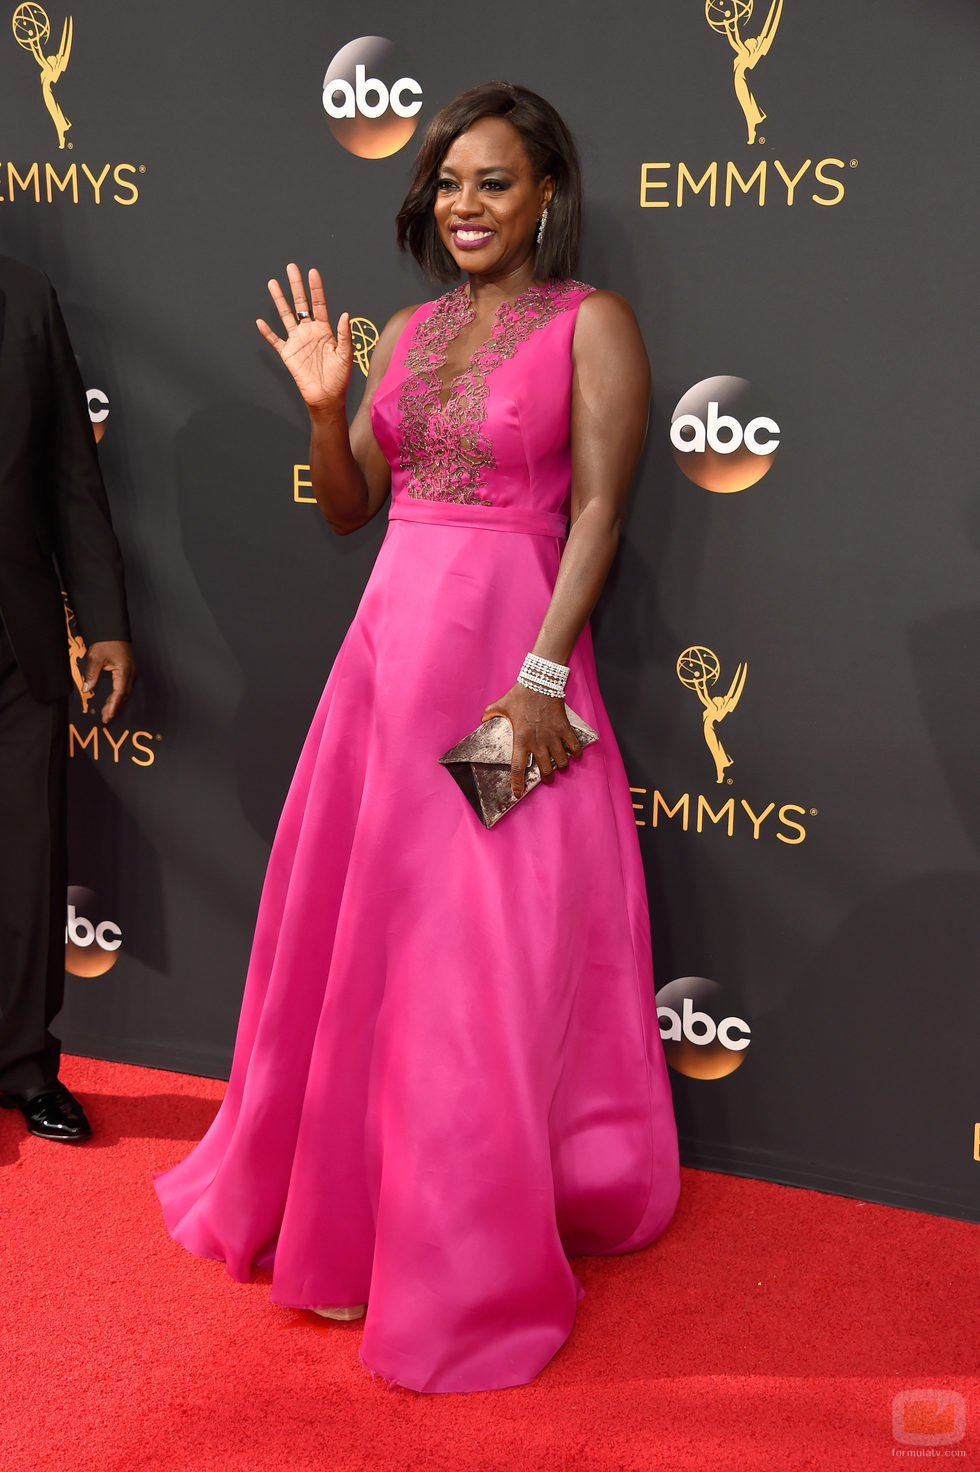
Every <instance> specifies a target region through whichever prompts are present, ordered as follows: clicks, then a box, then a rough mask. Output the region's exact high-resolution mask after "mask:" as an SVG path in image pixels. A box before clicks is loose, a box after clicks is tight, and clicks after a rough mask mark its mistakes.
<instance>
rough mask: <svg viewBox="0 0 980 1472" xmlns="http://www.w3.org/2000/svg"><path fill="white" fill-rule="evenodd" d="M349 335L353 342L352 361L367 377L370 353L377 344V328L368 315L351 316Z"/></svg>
mask: <svg viewBox="0 0 980 1472" xmlns="http://www.w3.org/2000/svg"><path fill="white" fill-rule="evenodd" d="M350 335H351V339H352V340H353V343H354V362H355V363H356V364H357V366H358V368H360V370H361V372H362V373H363V374H364V377H365V378H367V375H368V369H369V368H370V366H371V354H372V353H373V352H374V350H375V348H376V347H377V346H378V329H377V328H376V327H375V325H374V323H373V322H372V321H371V319H370V318H369V317H352V318H351V319H350Z"/></svg>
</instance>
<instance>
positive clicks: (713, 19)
mask: <svg viewBox="0 0 980 1472" xmlns="http://www.w3.org/2000/svg"><path fill="white" fill-rule="evenodd" d="M782 13H783V0H772V4H771V5H770V7H769V14H768V15H767V16H766V23H765V25H764V26H763V27H762V30H761V31H760V32H759V34H758V35H757V36H743V35H742V27H743V26H744V25H748V23H749V21H750V20H751V19H752V0H704V15H705V19H706V20H707V22H708V25H709V26H710V27H711V29H712V30H713V31H715V32H716V33H717V34H718V35H719V36H725V37H726V38H727V40H728V44H729V46H730V47H731V48H732V50H733V51H734V53H735V62H734V78H733V80H734V84H735V96H736V97H737V98H738V105H739V107H740V108H741V109H742V112H743V113H744V115H745V126H746V128H747V129H748V137H747V139H746V142H747V143H755V141H756V130H757V129H758V127H759V124H760V123H761V122H763V121H764V120H765V117H766V114H765V113H764V112H763V111H762V108H761V107H760V106H759V104H758V102H757V101H756V99H755V97H754V96H753V95H752V91H751V89H750V87H749V83H748V77H747V73H749V72H750V71H752V70H753V68H754V67H755V66H756V64H757V63H758V62H760V61H761V60H762V58H763V57H764V56H765V55H766V54H767V53H768V51H769V48H770V46H771V45H772V43H773V40H774V39H775V36H776V27H777V26H778V25H779V18H780V16H781V15H782ZM758 141H759V142H760V143H764V142H765V139H763V138H760V139H759V140H758Z"/></svg>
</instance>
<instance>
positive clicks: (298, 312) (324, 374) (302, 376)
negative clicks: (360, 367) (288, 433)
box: [255, 264, 354, 414]
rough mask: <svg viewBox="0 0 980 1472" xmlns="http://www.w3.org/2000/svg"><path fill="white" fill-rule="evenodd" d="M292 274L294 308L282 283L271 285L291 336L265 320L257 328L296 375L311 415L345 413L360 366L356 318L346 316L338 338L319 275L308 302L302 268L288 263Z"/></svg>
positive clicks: (311, 278) (314, 274)
mask: <svg viewBox="0 0 980 1472" xmlns="http://www.w3.org/2000/svg"><path fill="white" fill-rule="evenodd" d="M286 276H287V278H288V282H289V292H290V296H291V297H292V304H291V305H290V302H289V301H288V300H287V298H286V295H285V293H284V292H283V289H282V287H281V286H280V285H279V282H278V281H274V280H273V281H270V282H269V295H270V296H271V297H272V300H273V302H274V303H275V307H276V311H277V312H278V313H279V319H280V321H281V322H282V325H283V327H284V328H285V329H286V336H285V337H284V338H282V337H279V336H277V334H276V333H275V332H273V330H272V328H271V327H270V326H269V324H268V322H264V321H263V320H262V318H261V317H259V318H257V319H256V323H255V325H256V327H257V328H258V329H259V331H260V332H261V334H262V336H263V337H264V338H265V340H266V342H267V343H270V344H271V345H272V347H274V348H275V350H276V352H277V353H278V354H279V356H280V358H281V359H282V361H283V363H284V364H285V365H286V367H287V368H288V369H289V371H290V373H291V374H292V375H293V378H294V379H295V382H296V387H297V388H298V389H299V391H300V393H301V394H302V395H303V401H304V403H305V404H306V407H307V408H308V409H309V411H310V413H311V414H313V413H315V412H316V411H317V410H322V409H334V408H336V409H340V410H341V411H343V408H344V402H345V399H346V396H347V384H348V382H349V380H350V373H351V366H352V364H353V362H354V346H353V343H352V342H351V331H350V317H349V316H348V314H347V313H346V312H344V313H342V315H341V317H340V319H339V321H338V322H337V331H336V334H335V333H334V330H333V328H332V327H331V325H330V318H329V316H328V314H327V299H326V297H325V296H324V294H323V282H322V281H321V279H320V273H319V271H316V270H313V271H311V272H310V276H309V283H310V290H309V297H308V298H307V292H306V287H305V286H304V284H303V273H302V271H301V270H300V269H299V267H298V266H297V265H295V264H290V265H288V266H287V267H286Z"/></svg>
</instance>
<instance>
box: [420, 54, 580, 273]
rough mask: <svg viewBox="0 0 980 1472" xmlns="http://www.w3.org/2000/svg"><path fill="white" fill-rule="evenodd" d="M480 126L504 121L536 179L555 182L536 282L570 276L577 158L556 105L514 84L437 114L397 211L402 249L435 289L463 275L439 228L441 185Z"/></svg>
mask: <svg viewBox="0 0 980 1472" xmlns="http://www.w3.org/2000/svg"><path fill="white" fill-rule="evenodd" d="M480 118H506V119H507V121H508V123H510V124H511V126H512V127H514V128H516V129H517V131H518V133H519V134H520V135H521V141H522V143H523V144H524V151H525V153H526V154H527V156H528V158H529V159H530V161H531V167H532V169H533V170H534V177H535V179H536V180H541V179H547V178H551V179H552V180H553V181H554V186H555V192H554V195H553V196H552V200H551V203H550V204H549V205H548V224H547V227H546V229H545V232H544V239H543V240H542V242H541V244H540V245H539V246H538V247H537V259H536V261H535V275H536V276H537V277H538V278H539V280H542V281H547V280H549V279H550V278H562V277H568V276H572V275H573V274H574V272H575V262H576V260H577V258H578V241H579V231H580V229H581V221H582V175H581V171H580V169H579V161H578V150H577V149H576V147H575V144H574V142H573V140H572V135H571V133H569V131H568V129H567V128H566V127H565V124H564V123H563V122H562V120H561V118H560V117H559V116H558V114H557V113H556V112H555V109H554V108H553V107H552V106H551V103H550V102H545V100H544V98H543V97H539V96H538V94H537V93H536V92H529V91H528V89H527V88H526V87H515V86H512V85H511V83H510V82H485V83H483V85H482V86H479V87H471V88H470V90H469V91H468V92H463V93H462V94H461V95H460V96H459V97H457V98H455V99H454V100H453V101H452V102H448V103H447V104H446V106H445V107H444V108H443V109H442V110H441V112H437V113H436V115H435V117H434V118H433V119H432V121H431V123H430V124H429V126H428V128H427V129H426V133H425V137H424V138H423V139H422V147H421V148H420V149H419V151H418V156H417V157H416V160H415V168H414V171H413V173H412V184H411V188H410V189H409V191H408V193H407V194H406V196H405V201H404V203H403V205H402V207H401V209H400V210H399V211H398V219H397V225H398V244H399V247H400V248H401V249H402V250H409V251H411V253H412V255H413V256H414V257H415V259H416V260H417V261H418V263H419V265H420V266H421V267H422V269H423V271H427V272H428V274H429V275H430V276H432V277H434V278H435V280H436V281H452V280H453V279H454V278H455V277H456V276H458V275H459V270H458V268H457V266H456V262H455V261H454V260H453V258H452V256H451V255H450V254H449V252H448V250H447V249H446V247H445V246H444V245H443V243H442V241H441V240H440V239H439V231H438V229H437V227H436V221H435V214H434V212H433V206H434V204H435V198H436V182H437V179H438V176H439V170H440V168H441V167H442V161H443V159H444V158H445V157H446V154H447V153H448V152H449V149H450V147H451V146H452V144H453V143H454V142H455V141H456V139H457V138H458V137H459V135H460V134H461V133H465V132H466V130H467V128H470V127H472V125H473V124H474V123H476V122H478V121H479V120H480Z"/></svg>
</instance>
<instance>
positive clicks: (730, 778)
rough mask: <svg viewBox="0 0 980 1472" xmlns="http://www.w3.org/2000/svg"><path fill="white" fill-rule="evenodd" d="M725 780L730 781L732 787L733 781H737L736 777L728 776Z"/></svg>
mask: <svg viewBox="0 0 980 1472" xmlns="http://www.w3.org/2000/svg"><path fill="white" fill-rule="evenodd" d="M725 781H726V782H727V783H728V785H729V787H731V785H732V783H733V782H734V781H735V778H734V777H726V778H725Z"/></svg>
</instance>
